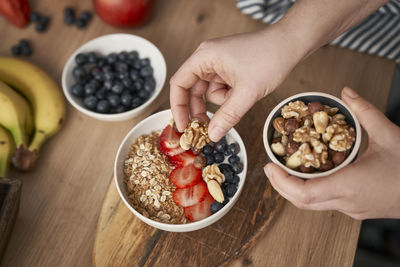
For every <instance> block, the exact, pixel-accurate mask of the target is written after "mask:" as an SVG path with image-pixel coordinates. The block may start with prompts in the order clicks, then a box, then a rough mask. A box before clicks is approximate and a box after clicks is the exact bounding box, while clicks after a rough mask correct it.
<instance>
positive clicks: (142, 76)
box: [65, 11, 214, 161]
mask: <svg viewBox="0 0 400 267" xmlns="http://www.w3.org/2000/svg"><path fill="white" fill-rule="evenodd" d="M65 12H67V11H65ZM85 16H89V15H85ZM85 18H86V17H85ZM89 19H90V16H89ZM75 63H76V66H75V67H74V68H73V70H72V75H73V77H74V79H75V83H74V84H73V85H72V86H71V88H70V90H71V94H72V95H74V96H76V97H78V98H79V99H82V101H83V105H84V106H85V107H86V108H87V109H89V110H91V111H95V112H99V113H104V114H112V113H121V112H125V111H128V110H131V109H134V108H137V107H139V106H140V105H142V104H143V103H145V102H146V101H147V100H148V99H149V98H150V97H151V95H152V94H153V92H154V90H155V87H156V81H155V79H154V75H153V68H152V66H151V62H150V60H149V59H148V58H142V59H141V58H140V57H139V54H138V52H137V51H130V52H127V51H122V52H120V53H110V54H108V55H104V56H102V55H99V54H96V53H94V52H90V53H79V54H77V55H76V56H75ZM213 161H214V160H213Z"/></svg>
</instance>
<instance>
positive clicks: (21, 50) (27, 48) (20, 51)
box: [11, 39, 32, 56]
mask: <svg viewBox="0 0 400 267" xmlns="http://www.w3.org/2000/svg"><path fill="white" fill-rule="evenodd" d="M11 54H12V55H14V56H20V55H22V56H30V55H31V54H32V48H31V45H30V43H29V41H28V40H26V39H21V40H20V41H19V42H18V44H16V45H13V46H12V47H11Z"/></svg>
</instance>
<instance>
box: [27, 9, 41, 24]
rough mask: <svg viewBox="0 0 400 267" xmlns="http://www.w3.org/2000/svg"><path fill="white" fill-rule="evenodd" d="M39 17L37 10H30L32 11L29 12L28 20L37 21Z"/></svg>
mask: <svg viewBox="0 0 400 267" xmlns="http://www.w3.org/2000/svg"><path fill="white" fill-rule="evenodd" d="M39 18H40V15H39V13H37V12H35V11H32V12H31V13H30V14H29V20H30V21H33V22H38V21H39Z"/></svg>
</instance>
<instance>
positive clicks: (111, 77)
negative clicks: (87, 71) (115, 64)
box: [103, 71, 114, 82]
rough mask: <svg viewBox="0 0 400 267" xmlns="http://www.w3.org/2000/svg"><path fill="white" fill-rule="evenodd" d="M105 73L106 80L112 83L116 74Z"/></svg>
mask: <svg viewBox="0 0 400 267" xmlns="http://www.w3.org/2000/svg"><path fill="white" fill-rule="evenodd" d="M103 73H104V74H103V76H104V80H106V81H109V82H111V80H112V79H114V73H112V72H111V71H103Z"/></svg>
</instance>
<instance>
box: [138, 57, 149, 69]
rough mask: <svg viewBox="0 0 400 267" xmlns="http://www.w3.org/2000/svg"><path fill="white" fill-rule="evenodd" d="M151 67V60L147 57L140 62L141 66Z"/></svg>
mask: <svg viewBox="0 0 400 267" xmlns="http://www.w3.org/2000/svg"><path fill="white" fill-rule="evenodd" d="M149 65H150V59H148V58H147V57H146V58H143V59H141V60H140V66H142V67H145V66H149Z"/></svg>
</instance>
